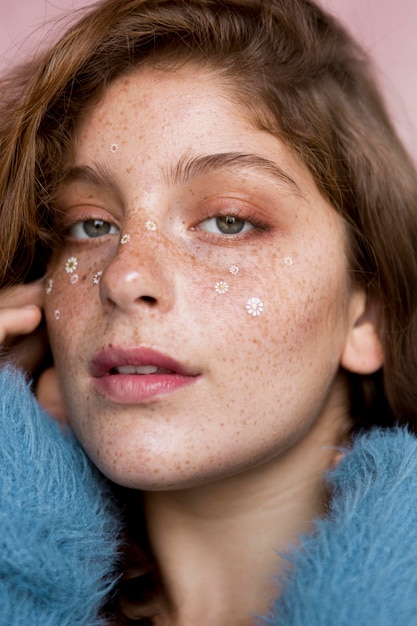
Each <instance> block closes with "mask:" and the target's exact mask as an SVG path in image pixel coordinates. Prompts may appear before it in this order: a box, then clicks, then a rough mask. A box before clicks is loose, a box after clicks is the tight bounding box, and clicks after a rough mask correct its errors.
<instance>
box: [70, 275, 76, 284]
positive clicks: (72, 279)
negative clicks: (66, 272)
mask: <svg viewBox="0 0 417 626" xmlns="http://www.w3.org/2000/svg"><path fill="white" fill-rule="evenodd" d="M70 283H71V285H76V284H77V283H78V274H73V275H72V276H71V278H70Z"/></svg>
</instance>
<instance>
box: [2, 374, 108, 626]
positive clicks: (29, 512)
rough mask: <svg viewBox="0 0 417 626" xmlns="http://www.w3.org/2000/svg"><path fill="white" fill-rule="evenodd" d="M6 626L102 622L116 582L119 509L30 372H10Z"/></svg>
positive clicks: (5, 458) (5, 463)
mask: <svg viewBox="0 0 417 626" xmlns="http://www.w3.org/2000/svg"><path fill="white" fill-rule="evenodd" d="M0 472H1V473H0V626H93V625H94V626H98V625H99V624H103V623H104V622H102V621H101V620H100V618H99V610H100V607H101V606H102V604H103V602H104V601H105V599H106V597H107V595H108V593H109V592H110V590H111V589H112V586H113V584H114V574H113V568H114V565H115V559H116V552H117V536H118V530H119V521H118V512H117V509H116V507H115V505H114V504H113V501H112V498H111V495H110V492H109V490H108V486H107V485H106V482H105V481H104V479H103V478H102V477H101V476H100V475H99V473H98V472H97V471H96V470H95V468H94V467H93V466H92V465H91V463H90V462H89V460H88V459H87V457H86V456H85V454H84V452H83V451H82V449H81V448H80V446H79V445H78V443H77V442H76V441H75V439H74V438H73V437H72V436H71V435H70V434H69V433H68V434H63V433H62V431H61V429H60V427H59V426H58V424H56V423H55V422H54V421H53V420H52V419H50V418H49V417H48V416H47V415H46V414H45V413H44V412H43V411H42V410H40V408H39V406H38V404H37V403H36V400H35V399H34V397H33V395H32V393H31V392H30V390H29V388H28V385H27V384H26V382H25V380H24V378H23V376H22V375H21V374H20V373H19V372H17V371H15V370H11V369H7V368H6V369H4V370H2V371H1V372H0Z"/></svg>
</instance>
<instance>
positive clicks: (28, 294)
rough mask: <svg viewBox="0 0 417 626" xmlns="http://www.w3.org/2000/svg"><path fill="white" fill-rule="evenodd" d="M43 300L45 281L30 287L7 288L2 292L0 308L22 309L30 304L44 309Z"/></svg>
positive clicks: (30, 284)
mask: <svg viewBox="0 0 417 626" xmlns="http://www.w3.org/2000/svg"><path fill="white" fill-rule="evenodd" d="M43 298H44V288H43V280H37V281H36V282H34V283H29V284H28V285H15V286H13V287H6V288H4V289H2V290H1V291H0V308H7V309H10V308H20V307H24V306H26V305H29V304H36V306H38V307H42V303H43Z"/></svg>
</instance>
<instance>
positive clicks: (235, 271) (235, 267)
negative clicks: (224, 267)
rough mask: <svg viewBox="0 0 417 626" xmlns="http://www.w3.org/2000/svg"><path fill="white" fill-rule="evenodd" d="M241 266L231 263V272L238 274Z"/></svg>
mask: <svg viewBox="0 0 417 626" xmlns="http://www.w3.org/2000/svg"><path fill="white" fill-rule="evenodd" d="M239 271H240V269H239V266H238V265H231V266H230V267H229V272H230V273H231V274H232V276H237V275H238V274H239Z"/></svg>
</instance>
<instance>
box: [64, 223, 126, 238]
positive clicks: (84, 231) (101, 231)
mask: <svg viewBox="0 0 417 626" xmlns="http://www.w3.org/2000/svg"><path fill="white" fill-rule="evenodd" d="M119 233H120V229H119V228H117V226H114V225H113V224H110V222H106V221H104V220H99V219H92V220H83V221H82V222H77V223H76V224H73V225H72V226H71V227H70V228H69V229H68V234H69V236H70V237H71V238H72V239H95V238H97V237H105V236H106V235H118V234H119Z"/></svg>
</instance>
